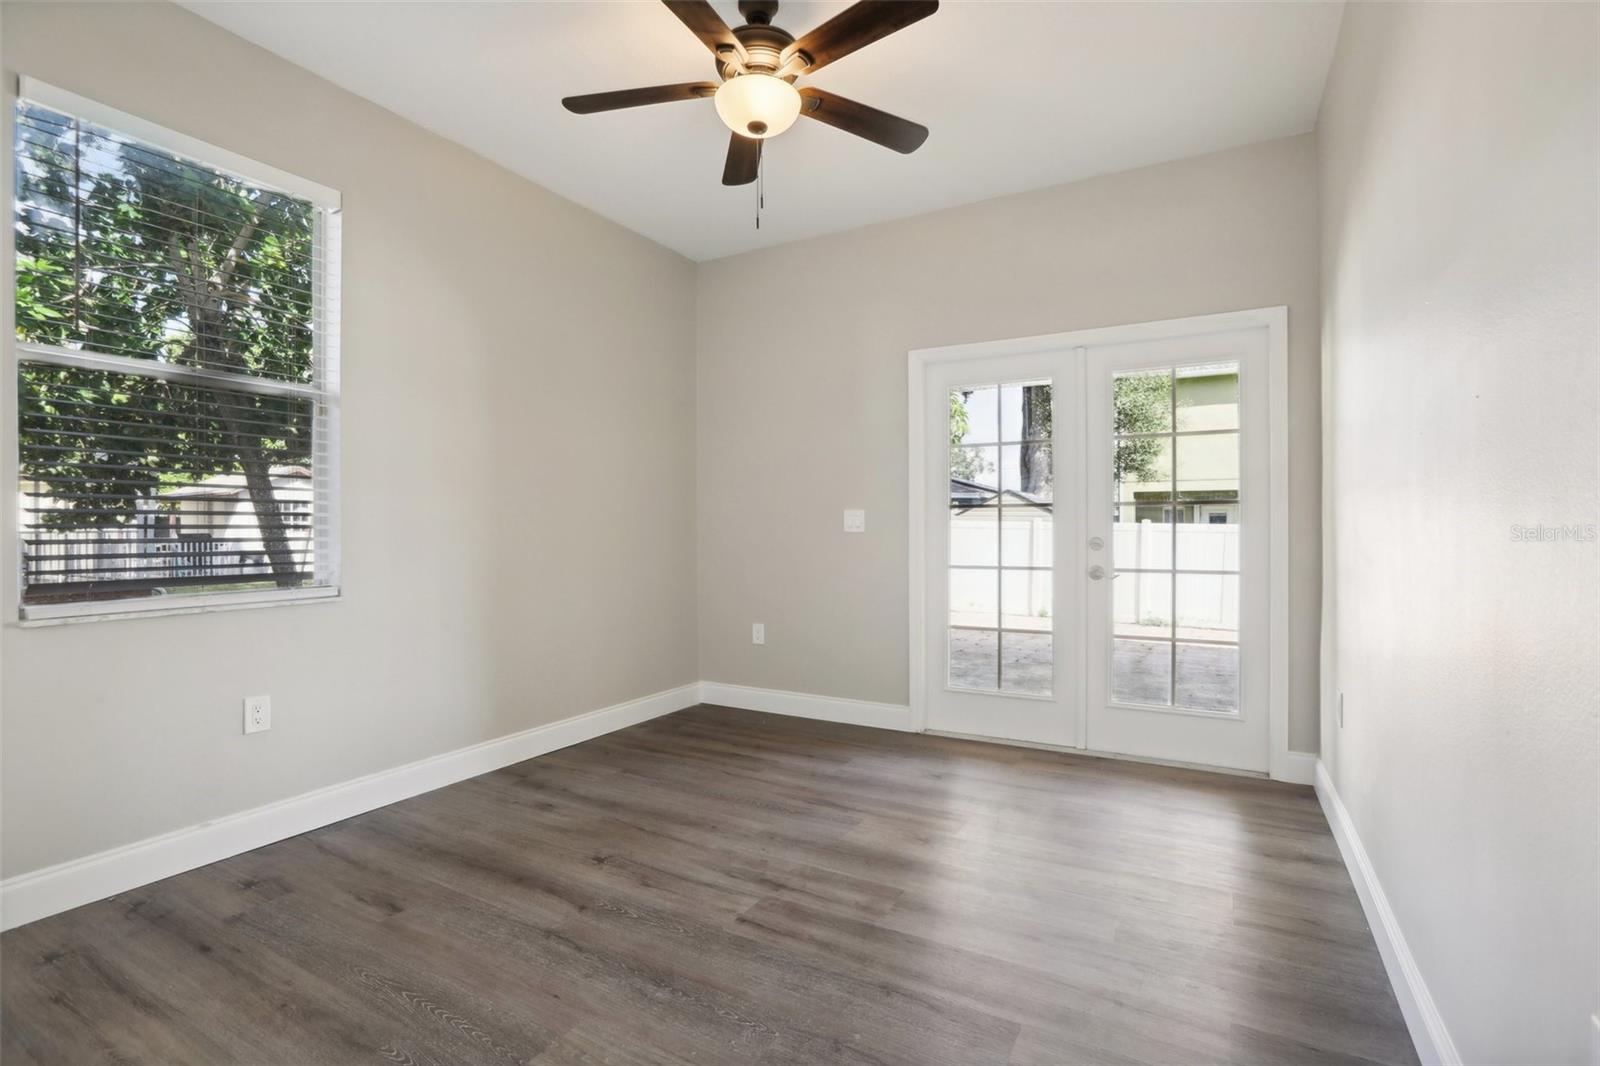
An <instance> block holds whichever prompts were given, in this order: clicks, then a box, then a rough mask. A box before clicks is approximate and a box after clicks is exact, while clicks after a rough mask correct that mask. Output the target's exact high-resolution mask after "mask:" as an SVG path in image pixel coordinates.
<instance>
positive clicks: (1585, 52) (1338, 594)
mask: <svg viewBox="0 0 1600 1066" xmlns="http://www.w3.org/2000/svg"><path fill="white" fill-rule="evenodd" d="M1597 16H1600V8H1597V7H1595V6H1594V5H1591V4H1584V5H1578V4H1574V5H1556V6H1548V7H1546V6H1540V5H1522V4H1504V5H1501V4H1486V5H1452V4H1442V5H1429V4H1415V5H1412V4H1394V5H1387V4H1353V5H1351V7H1350V8H1349V10H1348V12H1347V13H1346V15H1345V22H1344V28H1343V33H1342V36H1341V39H1340V43H1339V50H1338V54H1337V58H1336V60H1335V63H1334V70H1333V75H1332V78H1331V80H1330V83H1329V87H1328V92H1327V96H1326V97H1325V99H1324V102H1323V113H1322V119H1321V123H1320V126H1319V136H1320V142H1321V179H1322V197H1323V243H1322V257H1323V269H1322V277H1323V286H1324V288H1323V308H1324V321H1323V346H1322V350H1323V360H1324V366H1325V368H1326V372H1327V379H1326V383H1325V385H1324V390H1323V396H1324V415H1323V425H1324V431H1325V433H1326V440H1325V442H1324V454H1325V456H1326V458H1327V461H1328V467H1327V469H1326V472H1325V477H1324V484H1325V485H1326V487H1327V508H1328V515H1329V516H1330V518H1329V521H1328V522H1327V523H1326V525H1325V529H1326V530H1327V533H1328V535H1329V540H1328V542H1327V546H1326V555H1327V560H1328V564H1327V587H1326V591H1325V596H1324V604H1325V606H1326V608H1327V615H1326V627H1325V639H1326V645H1325V654H1326V659H1325V671H1324V676H1325V678H1326V682H1327V699H1328V701H1329V702H1327V703H1325V704H1324V706H1326V707H1329V708H1331V707H1333V706H1334V703H1333V702H1332V701H1333V700H1334V699H1335V697H1336V693H1337V692H1338V691H1339V690H1341V689H1342V690H1343V692H1344V696H1345V715H1344V724H1343V726H1342V728H1341V727H1340V725H1339V723H1338V721H1337V716H1336V715H1334V714H1333V713H1332V712H1331V710H1330V712H1329V713H1327V714H1325V715H1324V716H1323V720H1322V734H1323V739H1322V757H1323V759H1324V761H1325V762H1326V763H1327V764H1328V766H1329V767H1330V769H1331V771H1332V776H1333V780H1334V782H1335V784H1336V786H1337V788H1338V790H1339V792H1340V794H1341V795H1342V797H1343V799H1344V801H1345V803H1346V805H1347V806H1348V808H1349V810H1350V814H1351V816H1352V818H1353V820H1354V822H1355V825H1356V828H1357V830H1358V832H1359V834H1360V836H1361V838H1362V840H1363V842H1364V843H1365V845H1366V848H1367V851H1368V853H1369V855H1370V857H1371V860H1372V864H1373V867H1374V868H1375V870H1376V872H1377V876H1378V880H1379V882H1380V883H1381V884H1382V886H1383V888H1384V890H1385V892H1386V894H1387V896H1388V898H1389V901H1390V903H1391V905H1392V906H1393V908H1394V912H1395V915H1396V917H1397V918H1398V919H1399V923H1400V926H1401V928H1402V929H1403V930H1404V933H1405V936H1406V939H1407V942H1408V944H1409V946H1410V948H1411V950H1412V952H1413V953H1414V955H1415V957H1416V962H1417V965H1418V967H1419V969H1420V971H1421V974H1422V977H1423V979H1424V980H1425V981H1426V982H1427V985H1428V987H1429V989H1430V991H1431V992H1432V995H1433V997H1434V999H1435V1001H1436V1002H1437V1004H1438V1007H1439V1010H1440V1013H1441V1015H1442V1017H1443V1019H1444V1021H1445V1024H1446V1025H1447V1026H1448V1028H1449V1030H1450V1033H1451V1035H1452V1037H1453V1039H1454V1042H1455V1044H1456V1046H1457V1048H1458V1049H1459V1051H1460V1052H1461V1055H1462V1057H1463V1058H1464V1059H1465V1061H1467V1062H1483V1063H1488V1062H1541V1063H1579V1062H1587V1061H1589V1060H1588V1055H1589V1054H1590V1052H1589V1049H1588V1042H1589V1039H1590V1037H1589V1014H1590V1012H1591V1011H1593V1010H1594V1009H1595V1008H1596V1006H1597V1005H1600V988H1597V981H1596V966H1597V961H1600V946H1597V942H1596V908H1597V907H1600V885H1597V882H1596V869H1595V864H1596V832H1597V824H1596V809H1597V806H1600V804H1597V798H1596V785H1597V779H1596V754H1595V747H1596V725H1597V723H1596V695H1595V693H1596V690H1597V687H1600V677H1597V670H1596V655H1597V652H1596V646H1597V622H1596V616H1597V614H1600V580H1597V571H1600V545H1597V544H1595V543H1593V542H1588V543H1583V542H1549V543H1541V542H1532V543H1524V542H1519V541H1518V540H1517V539H1516V534H1515V531H1514V527H1516V526H1537V525H1539V524H1544V525H1547V526H1559V525H1563V524H1591V525H1590V528H1591V529H1592V528H1593V525H1592V524H1593V523H1596V522H1600V502H1597V499H1596V493H1597V481H1600V476H1597V475H1600V472H1597V468H1596V455H1595V441H1596V428H1597V427H1596V386H1597V376H1596V346H1597V327H1596V293H1597V276H1596V258H1597V252H1600V249H1597V245H1596V233H1597V225H1600V217H1597V210H1596V189H1597V181H1600V174H1597V167H1596V159H1597V154H1600V141H1597V128H1600V113H1597V107H1596V101H1597V99H1600V75H1597V67H1596V51H1597V40H1600V18H1597Z"/></svg>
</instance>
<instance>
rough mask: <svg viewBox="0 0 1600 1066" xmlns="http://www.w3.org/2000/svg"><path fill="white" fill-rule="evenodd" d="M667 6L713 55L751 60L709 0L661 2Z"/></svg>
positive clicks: (667, 0) (664, 0)
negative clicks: (726, 53)
mask: <svg viewBox="0 0 1600 1066" xmlns="http://www.w3.org/2000/svg"><path fill="white" fill-rule="evenodd" d="M661 2H662V3H663V4H666V5H667V10H668V11H671V12H672V13H673V14H674V15H677V16H678V21H679V22H681V23H683V24H684V25H685V26H687V27H689V32H690V33H692V34H694V35H695V36H696V37H698V38H700V43H701V44H703V45H705V46H706V47H707V48H709V49H711V54H712V55H722V54H723V53H724V52H730V51H731V52H732V54H733V55H734V56H737V57H738V60H739V62H740V63H744V62H745V61H747V60H748V59H749V56H747V55H745V51H744V45H742V44H740V43H739V38H737V37H735V36H734V35H733V31H732V30H730V29H728V24H727V23H726V22H723V21H722V16H721V15H719V14H717V9H716V8H714V7H712V6H711V5H710V4H709V3H708V2H707V0H661Z"/></svg>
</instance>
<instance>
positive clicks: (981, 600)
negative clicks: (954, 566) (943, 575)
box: [950, 570, 1000, 629]
mask: <svg viewBox="0 0 1600 1066" xmlns="http://www.w3.org/2000/svg"><path fill="white" fill-rule="evenodd" d="M950 624H951V625H953V626H973V627H978V628H982V629H998V628H1000V571H998V570H951V571H950Z"/></svg>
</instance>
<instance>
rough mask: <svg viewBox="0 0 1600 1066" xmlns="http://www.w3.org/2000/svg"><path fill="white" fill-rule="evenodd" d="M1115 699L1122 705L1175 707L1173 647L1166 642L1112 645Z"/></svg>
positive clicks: (1142, 641)
mask: <svg viewBox="0 0 1600 1066" xmlns="http://www.w3.org/2000/svg"><path fill="white" fill-rule="evenodd" d="M1111 698H1112V699H1114V700H1117V701H1119V702H1121V703H1148V704H1154V705H1156V706H1158V707H1164V706H1167V705H1169V704H1171V703H1172V645H1171V644H1170V643H1169V642H1167V641H1164V640H1161V641H1154V640H1113V641H1112V642H1111Z"/></svg>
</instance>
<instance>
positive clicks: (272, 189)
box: [13, 82, 339, 619]
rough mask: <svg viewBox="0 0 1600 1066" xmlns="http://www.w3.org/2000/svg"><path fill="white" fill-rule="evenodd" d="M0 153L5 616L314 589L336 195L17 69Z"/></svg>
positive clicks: (330, 500) (334, 373)
mask: <svg viewBox="0 0 1600 1066" xmlns="http://www.w3.org/2000/svg"><path fill="white" fill-rule="evenodd" d="M14 148H15V154H16V171H15V174H16V201H15V207H14V219H13V222H14V228H15V234H16V327H17V392H18V403H17V410H18V425H17V431H18V439H17V457H18V486H17V491H18V514H19V526H20V529H19V537H18V543H19V548H20V556H21V557H20V560H19V565H20V572H21V579H22V580H21V589H22V603H21V615H22V617H23V618H24V619H42V618H50V617H60V616H70V615H84V614H123V613H130V612H140V611H147V610H167V609H174V608H191V607H197V606H198V607H206V606H216V605H224V604H225V605H230V606H231V605H238V604H247V603H250V602H257V601H265V600H279V599H284V598H298V597H300V596H306V595H329V594H332V593H333V592H334V591H336V589H337V586H338V581H339V556H338V491H337V490H338V477H337V454H338V426H339V415H338V411H339V378H338V347H337V335H338V250H339V249H338V218H339V216H338V200H337V195H336V194H331V193H329V192H328V191H327V190H322V189H321V187H320V186H316V185H314V184H312V183H309V182H302V181H299V180H298V179H294V178H292V176H289V175H284V174H282V173H281V172H279V171H276V170H273V169H272V168H268V167H259V166H257V165H255V164H251V163H250V162H249V161H248V160H241V159H239V158H238V157H237V156H234V155H232V154H231V153H228V152H225V151H223V150H221V149H209V148H208V147H207V146H205V145H201V144H199V143H198V142H194V141H192V140H190V139H189V138H186V137H182V136H181V135H178V134H172V133H169V132H168V131H163V130H160V129H159V128H157V127H153V126H150V125H148V124H146V123H143V122H142V121H141V120H138V119H134V118H132V117H131V116H122V115H120V114H119V113H117V112H114V111H110V110H109V109H107V108H104V107H102V106H101V105H98V104H93V103H91V102H89V101H83V100H81V99H79V98H77V97H73V96H71V95H70V94H67V93H64V92H60V91H59V90H53V89H50V88H49V87H48V86H39V85H37V84H30V83H28V82H24V83H23V85H22V91H21V93H20V94H19V100H18V103H17V108H16V113H15V145H14ZM252 174H257V175H262V176H260V177H253V176H252Z"/></svg>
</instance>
